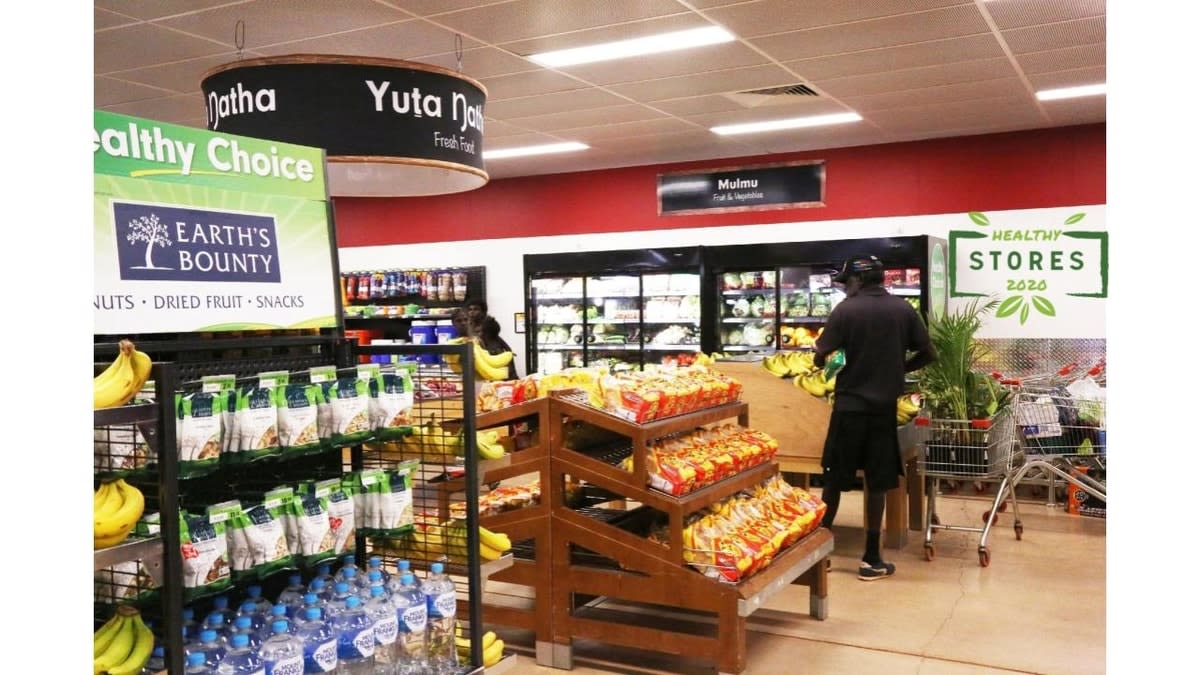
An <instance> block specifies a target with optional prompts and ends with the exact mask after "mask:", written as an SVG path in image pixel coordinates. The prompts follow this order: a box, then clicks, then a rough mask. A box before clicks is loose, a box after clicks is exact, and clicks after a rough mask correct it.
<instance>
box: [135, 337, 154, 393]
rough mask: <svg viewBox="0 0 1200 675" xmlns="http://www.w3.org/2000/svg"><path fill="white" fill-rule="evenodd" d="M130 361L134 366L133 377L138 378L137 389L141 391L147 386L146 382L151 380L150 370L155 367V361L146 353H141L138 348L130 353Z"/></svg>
mask: <svg viewBox="0 0 1200 675" xmlns="http://www.w3.org/2000/svg"><path fill="white" fill-rule="evenodd" d="M129 361H130V363H132V364H133V375H134V377H135V378H136V382H137V389H138V391H141V389H142V386H143V385H145V384H146V380H149V379H150V368H151V367H152V366H153V365H154V361H153V360H151V359H150V357H149V356H148V355H147V354H146V353H145V352H139V351H138V350H137V348H136V347H134V348H133V351H131V352H130V354H129Z"/></svg>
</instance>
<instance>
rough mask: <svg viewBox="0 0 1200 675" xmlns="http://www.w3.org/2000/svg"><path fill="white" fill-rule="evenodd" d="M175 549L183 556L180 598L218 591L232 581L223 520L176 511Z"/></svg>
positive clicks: (190, 598)
mask: <svg viewBox="0 0 1200 675" xmlns="http://www.w3.org/2000/svg"><path fill="white" fill-rule="evenodd" d="M179 552H180V555H181V557H182V558H183V591H184V600H185V601H191V600H194V599H196V598H199V597H203V596H207V595H212V594H214V593H219V592H221V591H223V590H225V589H227V588H229V587H230V585H231V584H232V582H231V580H230V578H229V553H228V545H227V543H226V541H225V524H224V523H222V522H216V523H213V522H209V519H208V516H189V515H188V514H187V513H185V512H182V511H181V512H180V514H179Z"/></svg>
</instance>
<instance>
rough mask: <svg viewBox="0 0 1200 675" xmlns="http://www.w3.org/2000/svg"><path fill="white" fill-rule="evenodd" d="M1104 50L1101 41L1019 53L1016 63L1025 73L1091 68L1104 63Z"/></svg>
mask: <svg viewBox="0 0 1200 675" xmlns="http://www.w3.org/2000/svg"><path fill="white" fill-rule="evenodd" d="M1105 52H1106V50H1105V45H1104V43H1102V42H1101V43H1097V44H1094V45H1079V46H1078V47H1067V48H1065V49H1051V50H1049V51H1045V52H1031V53H1028V54H1021V55H1019V56H1017V63H1020V64H1021V70H1023V71H1025V74H1026V75H1033V74H1036V73H1048V72H1051V71H1055V70H1068V69H1071V68H1091V67H1095V66H1103V65H1104V64H1105V59H1106V54H1105Z"/></svg>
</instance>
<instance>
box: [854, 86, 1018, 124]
mask: <svg viewBox="0 0 1200 675" xmlns="http://www.w3.org/2000/svg"><path fill="white" fill-rule="evenodd" d="M1019 96H1030V94H1029V90H1028V89H1026V88H1025V84H1024V83H1022V82H1021V80H1020V79H1019V78H1016V77H1008V78H1004V79H1000V80H984V81H981V82H966V83H961V84H951V85H946V86H944V87H930V88H929V89H917V90H913V91H894V92H888V93H886V94H873V95H871V96H855V97H847V98H844V99H842V102H843V103H845V104H846V105H847V106H849V107H850V108H851V109H852V110H855V111H857V112H859V113H862V114H863V116H866V115H867V113H868V112H874V111H877V110H887V109H889V108H908V107H912V106H914V105H934V104H940V103H952V102H954V101H970V100H973V99H980V98H1001V97H1011V98H1016V97H1019Z"/></svg>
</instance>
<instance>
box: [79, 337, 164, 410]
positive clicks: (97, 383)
mask: <svg viewBox="0 0 1200 675" xmlns="http://www.w3.org/2000/svg"><path fill="white" fill-rule="evenodd" d="M150 366H151V359H150V357H149V356H147V355H146V354H144V353H143V352H140V351H138V350H137V348H136V347H135V346H134V344H133V343H132V342H130V341H129V340H121V341H120V343H118V353H117V358H115V359H114V360H113V362H112V363H110V364H109V365H108V367H107V368H105V369H104V371H103V372H101V373H100V374H99V375H96V376H95V377H94V378H93V379H92V407H93V408H95V409H97V410H99V409H101V408H115V407H117V406H122V405H125V404H126V403H129V402H130V401H132V400H133V397H134V396H135V395H137V393H138V392H139V391H141V390H142V385H144V384H145V383H146V380H148V379H149V378H150Z"/></svg>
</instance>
